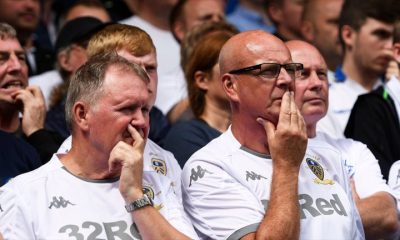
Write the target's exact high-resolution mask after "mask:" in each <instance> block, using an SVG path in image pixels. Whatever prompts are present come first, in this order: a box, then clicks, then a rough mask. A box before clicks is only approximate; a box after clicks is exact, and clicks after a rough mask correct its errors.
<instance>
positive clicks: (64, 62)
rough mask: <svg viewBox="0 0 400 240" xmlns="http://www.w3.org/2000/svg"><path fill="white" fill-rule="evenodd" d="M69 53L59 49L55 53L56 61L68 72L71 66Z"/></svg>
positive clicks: (71, 69) (70, 70)
mask: <svg viewBox="0 0 400 240" xmlns="http://www.w3.org/2000/svg"><path fill="white" fill-rule="evenodd" d="M69 55H70V54H69V52H68V51H61V52H60V53H59V54H58V55H57V62H58V64H59V65H60V67H61V69H63V70H65V71H68V72H72V71H73V68H72V66H71V62H70V57H69Z"/></svg>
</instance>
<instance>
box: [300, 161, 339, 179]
mask: <svg viewBox="0 0 400 240" xmlns="http://www.w3.org/2000/svg"><path fill="white" fill-rule="evenodd" d="M306 162H307V165H308V167H309V168H310V170H311V171H312V172H313V173H314V175H315V176H317V178H315V179H314V182H315V183H317V184H324V185H333V184H334V182H333V180H331V179H324V178H325V173H324V168H323V167H322V166H321V164H319V163H318V162H317V161H316V160H314V159H311V158H306Z"/></svg>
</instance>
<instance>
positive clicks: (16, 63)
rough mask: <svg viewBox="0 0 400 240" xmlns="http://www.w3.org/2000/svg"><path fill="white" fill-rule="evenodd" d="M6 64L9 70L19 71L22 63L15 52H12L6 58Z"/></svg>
mask: <svg viewBox="0 0 400 240" xmlns="http://www.w3.org/2000/svg"><path fill="white" fill-rule="evenodd" d="M7 64H8V70H9V71H20V70H21V69H22V64H23V63H22V62H21V60H20V59H19V58H18V57H17V56H16V55H15V54H12V55H11V56H10V58H9V59H8V62H7Z"/></svg>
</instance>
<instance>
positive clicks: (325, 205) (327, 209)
mask: <svg viewBox="0 0 400 240" xmlns="http://www.w3.org/2000/svg"><path fill="white" fill-rule="evenodd" d="M332 197H333V198H332V199H324V198H317V199H315V201H314V199H313V197H312V196H310V195H308V194H300V195H299V204H300V218H301V219H306V218H307V215H308V216H310V215H311V217H318V216H320V215H333V214H337V215H340V216H347V212H346V210H345V208H344V207H343V204H342V202H341V201H340V198H339V196H338V195H337V194H332ZM261 203H262V204H263V205H264V208H265V210H267V207H268V203H269V200H266V199H263V200H261Z"/></svg>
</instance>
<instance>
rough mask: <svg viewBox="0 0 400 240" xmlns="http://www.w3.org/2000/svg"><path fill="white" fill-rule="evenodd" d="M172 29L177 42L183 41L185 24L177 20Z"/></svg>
mask: <svg viewBox="0 0 400 240" xmlns="http://www.w3.org/2000/svg"><path fill="white" fill-rule="evenodd" d="M172 31H173V33H174V34H175V36H176V37H177V38H178V39H179V42H182V41H183V38H184V37H185V26H184V24H183V23H182V22H181V21H179V20H177V21H176V22H175V23H174V24H173V25H172Z"/></svg>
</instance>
